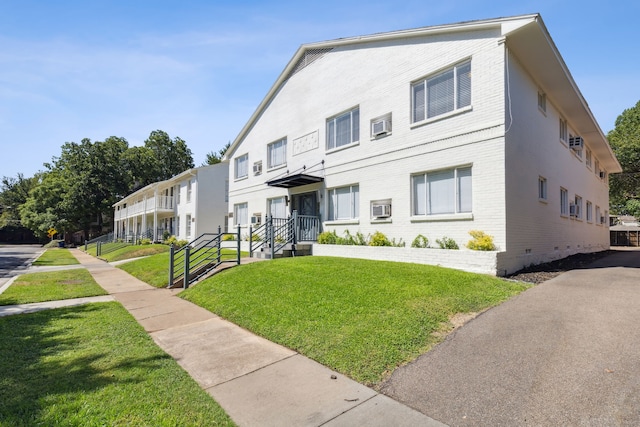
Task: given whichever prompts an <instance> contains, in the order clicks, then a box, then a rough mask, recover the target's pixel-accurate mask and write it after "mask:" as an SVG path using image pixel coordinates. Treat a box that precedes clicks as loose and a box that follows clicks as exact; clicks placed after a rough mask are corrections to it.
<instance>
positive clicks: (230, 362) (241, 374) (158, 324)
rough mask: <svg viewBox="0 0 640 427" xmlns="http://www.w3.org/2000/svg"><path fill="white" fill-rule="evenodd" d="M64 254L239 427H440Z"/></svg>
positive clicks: (159, 292)
mask: <svg viewBox="0 0 640 427" xmlns="http://www.w3.org/2000/svg"><path fill="white" fill-rule="evenodd" d="M71 253H73V255H74V256H75V257H76V258H77V259H78V261H80V263H81V264H82V265H83V266H85V267H86V268H87V270H88V271H89V272H90V273H91V274H92V276H93V277H94V279H95V280H96V281H97V282H98V284H99V285H100V286H102V287H103V288H104V289H105V290H106V291H107V292H109V294H110V295H111V296H112V297H113V298H114V299H115V300H116V301H119V302H120V303H121V304H122V305H123V306H124V307H125V308H126V309H127V310H128V311H129V312H130V313H131V314H132V315H133V317H135V319H136V320H137V321H138V322H139V323H140V324H141V325H142V326H143V327H144V328H145V330H146V331H147V332H148V333H149V334H150V335H151V337H152V338H153V339H154V341H155V342H156V343H157V344H158V345H159V346H160V347H161V348H162V349H163V350H164V351H166V352H167V353H168V354H169V355H171V356H172V357H173V358H174V359H176V361H177V362H178V363H179V364H180V365H181V366H182V367H183V368H184V369H185V370H186V371H187V372H188V373H189V374H190V375H191V376H192V377H193V378H194V379H195V380H196V381H197V382H198V383H199V384H200V386H201V387H202V388H203V389H204V390H206V391H207V392H208V393H209V394H210V395H211V396H213V398H214V399H215V400H216V401H217V402H218V403H219V404H220V405H221V406H222V407H223V408H224V410H225V411H226V412H227V413H228V414H229V416H231V418H232V419H233V420H234V421H235V422H236V423H237V424H238V425H240V426H321V425H322V426H331V427H336V426H362V425H366V426H391V425H393V426H444V424H441V423H439V422H437V421H435V420H433V419H431V418H429V417H427V416H426V415H423V414H421V413H420V412H418V411H415V410H413V409H411V408H409V407H407V406H405V405H402V404H400V403H398V402H396V401H395V400H393V399H391V398H389V397H386V396H384V395H381V394H379V393H377V392H376V391H374V390H372V389H370V388H368V387H365V386H363V385H362V384H359V383H357V382H355V381H353V380H351V379H349V378H347V377H345V376H343V375H340V374H338V373H336V372H333V371H331V370H330V369H328V368H326V367H324V366H322V365H320V364H318V363H316V362H314V361H312V360H310V359H308V358H306V357H304V356H302V355H300V354H298V353H296V352H295V351H293V350H290V349H288V348H285V347H282V346H280V345H278V344H275V343H272V342H270V341H267V340H265V339H263V338H261V337H258V336H256V335H253V334H252V333H250V332H248V331H247V330H245V329H242V328H240V327H239V326H237V325H234V324H232V323H230V322H228V321H226V320H224V319H221V318H220V317H218V316H216V315H215V314H213V313H211V312H209V311H207V310H205V309H203V308H201V307H198V306H196V305H195V304H192V303H190V302H188V301H185V300H183V299H181V298H179V297H177V296H176V294H177V293H178V292H179V291H180V290H169V289H157V288H154V287H152V286H149V285H147V284H146V283H144V282H142V281H140V280H138V279H136V278H134V277H132V276H131V275H129V274H128V273H126V272H124V271H123V270H120V269H118V268H115V267H113V266H112V265H109V264H108V263H105V262H103V261H100V260H98V259H96V258H94V257H92V256H90V255H87V254H86V253H84V252H82V251H80V250H77V249H71Z"/></svg>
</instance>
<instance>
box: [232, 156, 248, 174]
mask: <svg viewBox="0 0 640 427" xmlns="http://www.w3.org/2000/svg"><path fill="white" fill-rule="evenodd" d="M234 169H235V175H234V177H235V179H241V178H246V177H247V176H249V154H248V153H247V154H244V155H242V156H240V157H236V159H235V168H234Z"/></svg>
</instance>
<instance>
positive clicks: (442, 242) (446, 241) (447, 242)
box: [436, 236, 460, 249]
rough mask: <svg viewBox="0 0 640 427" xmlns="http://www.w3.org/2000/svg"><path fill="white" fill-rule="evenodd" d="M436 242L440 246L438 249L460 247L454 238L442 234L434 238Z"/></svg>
mask: <svg viewBox="0 0 640 427" xmlns="http://www.w3.org/2000/svg"><path fill="white" fill-rule="evenodd" d="M436 243H437V244H438V246H440V249H460V247H459V246H458V244H457V243H456V241H455V240H453V239H450V238H448V237H447V236H444V237H443V238H442V239H436Z"/></svg>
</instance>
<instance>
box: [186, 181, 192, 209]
mask: <svg viewBox="0 0 640 427" xmlns="http://www.w3.org/2000/svg"><path fill="white" fill-rule="evenodd" d="M190 201H191V180H189V181H187V203H189V202H190Z"/></svg>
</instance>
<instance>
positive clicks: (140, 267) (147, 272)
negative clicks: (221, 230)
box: [118, 249, 249, 288]
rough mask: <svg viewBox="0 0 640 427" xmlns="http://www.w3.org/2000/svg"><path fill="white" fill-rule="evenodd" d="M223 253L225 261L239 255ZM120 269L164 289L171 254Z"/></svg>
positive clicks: (155, 256) (134, 262)
mask: <svg viewBox="0 0 640 427" xmlns="http://www.w3.org/2000/svg"><path fill="white" fill-rule="evenodd" d="M222 253H223V259H235V257H236V254H237V252H235V251H233V250H232V249H223V250H222ZM248 255H249V254H248V253H246V252H240V256H241V257H246V256H248ZM118 268H121V269H123V270H124V271H126V272H127V273H129V274H131V275H132V276H134V277H137V278H138V279H140V280H142V281H143V282H145V283H148V284H150V285H151V286H155V287H157V288H163V287H165V286H167V284H168V283H169V253H166V252H165V253H160V254H156V255H152V256H150V257H148V258H144V259H138V260H135V261H131V262H128V263H126V264H122V265H119V266H118Z"/></svg>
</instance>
